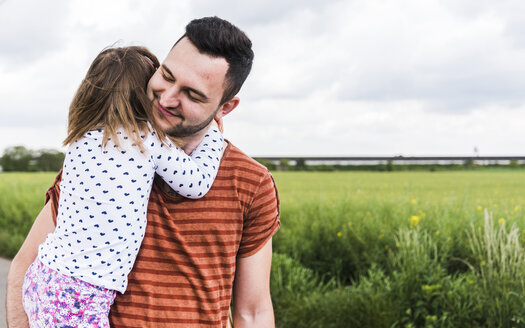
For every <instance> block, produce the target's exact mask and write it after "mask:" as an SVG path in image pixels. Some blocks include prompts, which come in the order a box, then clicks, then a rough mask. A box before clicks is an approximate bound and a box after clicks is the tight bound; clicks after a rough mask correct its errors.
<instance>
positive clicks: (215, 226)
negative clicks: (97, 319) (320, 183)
mask: <svg viewBox="0 0 525 328" xmlns="http://www.w3.org/2000/svg"><path fill="white" fill-rule="evenodd" d="M60 179H61V175H60V174H59V175H58V176H57V178H56V180H55V183H54V184H53V186H52V187H51V188H49V190H48V191H47V195H46V196H47V197H46V201H47V200H51V201H52V207H53V211H54V212H55V215H56V208H57V205H58V196H59V193H60V191H59V183H60ZM279 225H280V221H279V199H278V195H277V189H276V187H275V183H274V180H273V178H272V176H271V174H270V172H269V171H268V170H267V169H266V168H265V167H264V166H262V165H260V164H259V163H257V162H256V161H254V160H253V159H251V158H250V157H248V156H247V155H245V154H244V153H243V152H241V151H240V150H239V149H238V148H237V147H235V146H233V145H232V144H229V145H228V147H227V148H226V149H225V151H224V155H223V158H222V161H221V165H220V168H219V171H218V173H217V177H216V179H215V182H214V184H213V186H212V188H211V189H210V191H209V192H208V193H207V194H206V195H205V196H204V197H203V198H201V199H198V200H192V199H187V198H183V197H181V196H178V195H176V194H171V193H168V192H166V190H165V188H163V182H162V181H161V179H158V178H156V180H155V183H154V184H153V189H152V192H151V195H150V199H149V204H148V224H147V227H146V233H145V237H144V240H143V242H142V246H141V249H140V251H139V254H138V256H137V259H136V261H135V265H134V267H133V270H132V271H131V273H130V275H129V284H128V287H127V290H126V292H125V293H124V294H117V297H116V299H115V302H114V304H113V305H112V307H111V312H110V321H111V324H112V326H114V327H128V328H132V327H137V328H138V327H140V328H143V327H159V328H161V327H226V325H227V321H228V310H229V307H230V299H231V292H232V287H233V280H234V276H235V263H236V259H237V257H246V256H250V255H253V254H255V253H256V252H257V251H258V250H259V249H261V248H262V247H263V246H264V245H265V244H266V242H267V241H268V240H269V239H270V238H271V237H272V236H273V235H274V234H275V232H277V230H278V229H279Z"/></svg>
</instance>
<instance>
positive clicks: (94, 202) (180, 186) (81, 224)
mask: <svg viewBox="0 0 525 328" xmlns="http://www.w3.org/2000/svg"><path fill="white" fill-rule="evenodd" d="M119 136H120V138H119V141H120V145H121V146H120V147H116V146H115V144H114V143H113V142H112V141H111V140H109V142H108V144H107V145H106V147H103V146H102V137H103V131H102V130H95V131H90V132H88V133H87V134H86V135H85V136H84V137H83V138H81V139H79V140H77V141H76V142H74V143H73V144H71V145H70V146H69V147H68V150H67V152H66V158H65V160H64V166H63V172H62V181H61V183H60V200H59V207H58V216H57V226H56V229H55V231H54V232H53V233H51V234H49V235H48V236H47V239H46V240H45V242H44V243H42V244H41V245H40V247H39V258H40V260H41V261H42V263H44V264H45V265H47V266H48V267H50V268H52V269H54V270H56V271H58V272H60V273H62V274H65V275H69V276H73V277H76V278H79V279H81V280H83V281H87V282H89V283H91V284H93V285H96V286H102V287H105V288H108V289H114V290H117V291H119V292H121V293H124V291H125V290H126V286H127V276H128V273H129V272H130V271H131V268H132V267H133V263H134V262H135V258H136V256H137V253H138V250H139V247H140V244H141V242H142V239H143V237H144V231H145V228H146V211H147V204H148V199H149V194H150V191H151V187H152V183H153V178H154V175H155V173H157V174H158V175H160V176H161V177H162V178H163V179H164V180H165V181H166V182H167V183H168V184H169V185H170V187H171V188H172V189H173V190H175V191H176V192H177V193H179V194H180V195H182V196H184V197H188V198H195V199H196V198H201V197H203V196H204V195H205V194H206V193H207V192H208V190H209V189H210V187H211V185H212V183H213V181H214V179H215V176H216V174H217V171H218V169H219V162H220V159H221V157H222V151H223V148H224V146H223V144H224V141H223V138H222V135H221V133H220V132H219V131H218V130H217V129H216V128H210V129H209V130H208V132H207V134H206V136H205V137H204V139H203V141H202V142H201V144H200V145H199V146H198V147H197V148H196V149H195V151H194V152H193V153H192V154H191V156H188V155H186V154H185V153H184V152H183V151H182V150H180V149H179V148H177V147H175V146H172V145H171V144H169V143H168V146H166V145H163V144H162V143H161V142H160V140H159V139H158V138H157V136H156V134H155V133H153V132H149V133H143V136H142V137H143V140H144V147H145V148H146V152H145V153H141V152H140V149H139V148H138V147H137V146H135V145H133V144H132V142H131V139H129V138H128V137H127V136H125V134H124V132H119Z"/></svg>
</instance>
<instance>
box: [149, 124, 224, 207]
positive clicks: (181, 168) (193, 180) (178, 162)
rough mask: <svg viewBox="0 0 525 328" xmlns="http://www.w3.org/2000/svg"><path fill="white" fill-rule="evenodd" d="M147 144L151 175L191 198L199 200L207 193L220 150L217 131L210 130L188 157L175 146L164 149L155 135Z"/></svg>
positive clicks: (219, 139)
mask: <svg viewBox="0 0 525 328" xmlns="http://www.w3.org/2000/svg"><path fill="white" fill-rule="evenodd" d="M148 143H149V146H150V147H151V151H152V157H153V161H154V163H155V165H154V168H155V172H156V173H157V174H158V175H159V176H160V177H161V178H162V179H163V180H164V181H165V182H166V183H167V184H168V185H169V186H170V187H171V189H173V190H174V191H176V192H177V193H178V194H179V195H181V196H184V197H187V198H193V199H197V198H201V197H203V196H204V195H205V194H206V193H207V192H208V191H209V190H210V188H211V185H212V184H213V181H214V180H215V177H216V176H217V171H218V170H219V163H220V161H221V157H222V152H223V150H224V140H223V138H222V134H221V133H220V132H219V130H217V129H216V128H213V127H212V128H210V129H209V130H208V131H207V133H206V135H205V136H204V138H203V140H202V141H201V143H200V144H199V145H198V146H197V148H196V149H195V150H194V151H193V153H192V154H191V155H190V156H188V155H186V154H185V153H184V152H183V151H182V150H181V149H179V148H177V147H175V146H165V145H164V144H163V143H161V141H160V140H159V139H157V138H156V137H155V136H152V137H151V138H150V141H149V142H148Z"/></svg>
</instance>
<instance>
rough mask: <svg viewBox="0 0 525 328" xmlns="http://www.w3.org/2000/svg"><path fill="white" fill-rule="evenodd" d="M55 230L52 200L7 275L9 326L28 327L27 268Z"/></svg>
mask: <svg viewBox="0 0 525 328" xmlns="http://www.w3.org/2000/svg"><path fill="white" fill-rule="evenodd" d="M54 230H55V223H54V222H53V215H52V212H51V202H48V203H47V204H46V205H45V206H44V208H43V209H42V211H41V212H40V214H38V216H37V218H36V220H35V222H34V223H33V226H32V227H31V230H30V231H29V234H28V235H27V237H26V240H25V241H24V244H22V247H21V248H20V250H19V251H18V253H17V254H16V256H15V258H14V259H13V262H11V267H10V268H9V274H8V276H7V297H6V309H7V323H8V327H9V328H27V327H29V323H28V321H27V315H26V313H25V311H24V307H23V306H22V285H23V284H24V277H25V273H26V271H27V268H28V267H29V265H31V263H33V261H34V260H35V258H36V256H37V254H38V246H39V245H40V244H41V243H42V242H44V241H45V239H46V237H47V235H48V234H49V233H50V232H53V231H54Z"/></svg>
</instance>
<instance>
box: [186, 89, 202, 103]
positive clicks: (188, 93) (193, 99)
mask: <svg viewBox="0 0 525 328" xmlns="http://www.w3.org/2000/svg"><path fill="white" fill-rule="evenodd" d="M186 94H187V95H188V98H190V100H192V101H200V99H199V98H197V96H196V95H195V94H193V93H192V92H191V91H186Z"/></svg>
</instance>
